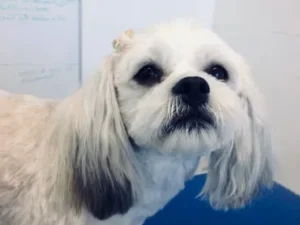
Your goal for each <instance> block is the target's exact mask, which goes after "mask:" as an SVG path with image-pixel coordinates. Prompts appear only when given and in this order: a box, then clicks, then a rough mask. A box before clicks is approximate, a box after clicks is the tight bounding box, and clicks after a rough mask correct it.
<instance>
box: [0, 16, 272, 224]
mask: <svg viewBox="0 0 300 225" xmlns="http://www.w3.org/2000/svg"><path fill="white" fill-rule="evenodd" d="M114 47H115V52H113V53H112V54H111V55H109V56H107V57H106V58H105V59H104V62H103V65H102V67H101V69H100V71H99V72H97V73H96V74H95V75H94V76H93V77H92V78H91V80H90V81H89V82H88V83H87V84H85V85H84V86H83V88H82V89H80V90H79V91H78V92H77V93H75V94H74V95H73V96H70V97H68V98H67V99H65V100H63V101H54V100H42V99H38V98H36V97H33V96H26V95H13V94H11V95H1V96H0V224H1V225H141V224H142V223H143V222H144V220H145V219H146V218H147V217H149V216H151V215H153V214H154V213H155V212H157V211H158V210H159V209H161V208H162V207H164V205H166V203H167V202H168V201H169V200H170V199H171V198H172V197H174V196H175V195H176V194H177V193H178V192H179V191H180V190H181V189H183V188H184V182H185V181H186V180H188V179H189V178H191V177H192V176H193V174H194V171H195V170H196V168H197V166H198V162H199V159H200V157H201V156H204V155H205V156H207V155H209V156H210V159H209V166H208V174H207V180H206V184H205V187H204V188H203V191H202V194H203V196H207V197H208V199H209V201H210V203H211V205H212V206H213V207H215V208H217V209H230V208H238V207H243V206H244V205H245V204H247V203H248V202H249V201H250V200H251V198H252V197H253V196H254V195H255V193H256V192H257V190H258V189H259V187H260V185H266V186H269V185H271V184H272V166H271V158H272V156H271V146H270V139H269V135H268V130H267V128H266V118H265V110H264V107H263V103H262V98H261V95H260V94H259V92H258V90H257V88H256V85H255V83H254V82H253V80H252V78H251V76H250V74H249V69H248V66H247V65H246V63H245V62H244V60H243V59H242V58H241V57H240V56H239V55H238V54H237V53H235V52H234V51H233V50H232V49H231V48H230V47H229V46H227V45H226V44H225V43H224V42H223V41H222V40H221V39H220V38H219V37H218V36H217V35H216V34H214V33H213V32H211V31H209V30H207V29H205V28H203V27H201V26H200V25H198V24H197V23H195V22H192V21H190V20H176V21H171V22H168V23H163V24H159V25H157V26H153V27H152V28H151V29H148V30H146V31H144V32H141V33H132V32H126V33H124V34H123V35H121V36H120V38H119V39H118V40H116V41H115V42H114ZM149 62H150V63H155V64H157V65H159V66H160V67H161V68H162V69H163V77H162V78H161V80H160V81H159V82H157V83H155V84H153V85H150V86H149V85H148V86H147V85H141V84H139V83H138V82H136V80H134V78H133V77H134V75H135V74H136V73H137V71H139V69H140V68H141V67H142V66H143V65H145V64H147V63H149ZM212 63H214V64H216V63H217V64H220V65H222V66H223V67H224V68H226V70H227V71H228V74H229V79H228V81H226V82H225V81H221V80H218V79H216V77H213V76H211V75H210V74H208V73H207V72H205V68H206V67H207V66H209V65H210V64H212ZM191 76H193V77H197V78H199V77H200V78H202V80H205V81H206V82H207V84H208V85H209V88H210V93H209V100H208V102H207V104H206V105H205V106H203V107H202V108H201V110H205V112H206V113H207V114H209V116H210V117H211V118H213V122H214V125H212V126H209V125H207V126H206V127H203V128H201V129H200V128H197V129H188V128H187V129H174V130H172V132H170V133H167V134H165V135H164V132H162V131H163V129H164V128H166V126H167V124H169V122H170V121H171V120H172V118H173V117H174V116H180V115H181V114H184V113H185V111H186V110H188V109H189V107H188V106H186V105H185V104H183V102H182V101H181V100H180V98H179V97H178V96H174V95H173V94H172V88H173V87H174V85H176V84H177V83H178V82H179V81H180V80H181V79H183V78H186V77H191ZM151 79H152V78H151ZM197 110H198V108H197ZM178 213H180V212H178ZM199 213H200V214H201V212H199Z"/></svg>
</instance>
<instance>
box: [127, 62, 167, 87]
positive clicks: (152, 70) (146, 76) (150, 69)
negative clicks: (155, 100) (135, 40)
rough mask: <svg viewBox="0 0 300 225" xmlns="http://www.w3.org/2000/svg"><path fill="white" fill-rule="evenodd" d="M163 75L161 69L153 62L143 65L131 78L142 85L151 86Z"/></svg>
mask: <svg viewBox="0 0 300 225" xmlns="http://www.w3.org/2000/svg"><path fill="white" fill-rule="evenodd" d="M162 76H163V70H162V69H161V68H160V67H158V66H157V65H155V64H147V65H145V66H143V67H142V68H141V69H140V70H139V71H138V72H137V73H136V74H135V75H134V77H133V79H134V80H135V81H136V82H137V83H139V84H141V85H144V86H152V85H154V84H156V83H159V82H160V81H161V79H162Z"/></svg>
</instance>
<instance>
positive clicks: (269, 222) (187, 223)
mask: <svg viewBox="0 0 300 225" xmlns="http://www.w3.org/2000/svg"><path fill="white" fill-rule="evenodd" d="M205 178H206V176H205V175H200V176H196V177H195V178H194V179H193V180H191V181H189V182H187V184H186V188H185V189H184V190H183V191H182V192H181V193H179V195H177V196H176V197H175V198H174V199H173V200H172V201H171V202H169V204H168V205H167V206H166V207H165V208H164V209H163V210H162V211H160V212H158V213H157V214H156V215H155V216H153V217H151V218H149V219H148V220H147V221H146V223H145V225H196V224H197V225H208V224H209V225H218V224H220V225H300V196H297V195H295V194H293V193H292V192H290V191H288V190H287V189H285V188H284V187H282V186H280V185H278V184H275V186H274V187H273V189H272V190H269V191H262V193H260V194H259V195H258V196H257V197H256V199H255V200H254V201H253V202H252V204H250V205H249V206H247V207H246V208H244V209H241V210H234V211H228V212H221V211H215V210H213V209H212V208H211V207H210V206H209V204H208V203H207V202H206V201H204V200H199V199H196V198H195V196H197V195H198V194H199V192H200V190H201V188H202V186H203V184H204V182H205Z"/></svg>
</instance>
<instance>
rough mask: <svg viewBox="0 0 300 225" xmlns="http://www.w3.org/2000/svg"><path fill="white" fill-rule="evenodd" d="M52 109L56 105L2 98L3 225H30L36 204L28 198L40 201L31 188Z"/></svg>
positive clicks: (0, 194)
mask: <svg viewBox="0 0 300 225" xmlns="http://www.w3.org/2000/svg"><path fill="white" fill-rule="evenodd" d="M51 108H53V103H51V102H48V101H44V100H40V99H37V98H35V97H31V96H18V95H12V94H9V95H0V225H11V224H27V223H26V218H28V215H26V214H27V213H28V212H29V211H30V208H31V206H32V205H33V204H35V202H34V199H32V198H27V197H26V196H29V195H31V196H32V194H35V195H37V197H38V193H30V192H33V191H34V190H33V189H32V188H31V185H32V183H33V181H34V179H35V176H36V172H37V168H36V165H37V164H36V163H35V159H36V157H37V149H39V148H38V145H39V144H40V143H39V141H40V140H42V138H41V136H43V130H44V129H43V127H44V126H45V124H46V121H47V118H48V117H49V115H50V113H51ZM38 140H39V141H38ZM25 199H28V200H30V201H25ZM25 209H27V210H28V211H27V210H26V212H25V211H24V210H25ZM21 221H22V222H21Z"/></svg>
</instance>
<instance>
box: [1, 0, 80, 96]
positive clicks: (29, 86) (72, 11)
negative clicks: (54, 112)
mask: <svg viewBox="0 0 300 225" xmlns="http://www.w3.org/2000/svg"><path fill="white" fill-rule="evenodd" d="M79 7H80V3H79V0H0V30H1V35H0V89H3V90H7V91H10V92H15V93H26V94H33V95H37V96H39V97H46V98H56V99H59V98H63V97H66V96H67V95H69V94H71V93H73V92H75V91H76V89H77V88H78V87H79V77H80V47H79V46H80V28H79V22H80V18H79V16H80V15H79V14H80V13H79V12H80V11H79Z"/></svg>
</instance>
